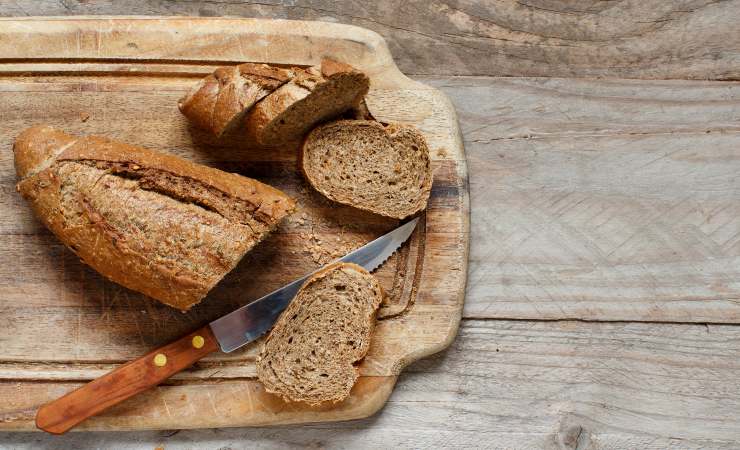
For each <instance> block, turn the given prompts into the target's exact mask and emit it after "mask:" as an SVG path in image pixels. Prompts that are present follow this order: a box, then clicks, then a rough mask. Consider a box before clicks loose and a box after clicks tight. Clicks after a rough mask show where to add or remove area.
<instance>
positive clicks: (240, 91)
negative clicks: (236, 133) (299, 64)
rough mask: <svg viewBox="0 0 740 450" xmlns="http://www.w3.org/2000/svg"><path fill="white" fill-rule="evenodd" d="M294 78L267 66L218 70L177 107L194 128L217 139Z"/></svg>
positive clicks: (277, 68) (244, 66) (245, 65)
mask: <svg viewBox="0 0 740 450" xmlns="http://www.w3.org/2000/svg"><path fill="white" fill-rule="evenodd" d="M294 75H295V73H294V72H293V71H292V70H290V69H283V68H280V67H275V66H269V65H267V64H253V63H244V64H240V65H238V66H229V67H219V68H218V69H216V70H215V71H214V72H213V73H212V74H210V75H208V76H206V77H205V78H203V79H202V80H200V81H199V82H198V84H196V85H195V86H194V87H193V88H192V89H191V90H190V91H189V92H188V93H187V94H186V95H185V96H184V97H183V98H182V99H180V101H179V103H178V106H179V108H180V111H181V112H182V113H183V114H184V115H185V116H186V117H187V118H188V119H189V120H190V121H191V122H192V123H193V124H194V125H195V126H197V127H198V128H202V129H204V130H206V131H209V132H210V133H211V134H213V135H215V136H221V135H222V134H224V133H225V132H226V131H227V130H229V129H230V128H232V127H235V126H237V125H238V124H240V123H241V122H242V121H243V118H244V115H245V113H246V112H247V111H249V109H250V108H252V106H254V104H255V103H257V102H258V101H260V100H262V98H264V97H265V96H266V95H268V94H269V93H270V92H272V91H274V90H275V89H277V88H278V87H280V86H281V85H283V84H284V83H285V82H287V81H288V80H290V79H291V78H292V77H293V76H294Z"/></svg>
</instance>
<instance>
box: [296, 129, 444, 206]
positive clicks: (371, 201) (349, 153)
mask: <svg viewBox="0 0 740 450" xmlns="http://www.w3.org/2000/svg"><path fill="white" fill-rule="evenodd" d="M301 168H302V169H303V173H304V174H305V176H306V178H307V179H308V182H309V183H310V184H311V186H313V187H314V188H315V189H316V190H317V191H319V192H320V193H322V194H323V195H325V196H326V197H328V198H329V199H331V200H334V201H335V202H339V203H342V204H345V205H350V206H354V207H355V208H359V209H364V210H366V211H370V212H373V213H376V214H380V215H383V216H387V217H393V218H396V219H403V218H406V217H408V216H411V215H413V214H416V213H417V212H419V211H422V210H423V209H424V208H426V205H427V200H428V199H429V194H430V192H431V188H432V171H431V166H430V160H429V148H428V147H427V144H426V140H425V139H424V136H423V135H422V134H421V132H419V130H417V129H416V128H414V127H412V126H409V125H399V124H391V125H383V124H381V123H379V122H375V121H370V120H339V121H335V122H330V123H327V124H325V125H321V126H319V127H317V128H316V129H314V130H313V131H311V133H309V135H308V136H307V137H306V139H305V140H304V142H303V146H302V156H301Z"/></svg>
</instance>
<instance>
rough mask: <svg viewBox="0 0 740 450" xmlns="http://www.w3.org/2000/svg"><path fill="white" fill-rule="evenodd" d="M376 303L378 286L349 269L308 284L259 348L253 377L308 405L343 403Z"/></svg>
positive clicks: (331, 270)
mask: <svg viewBox="0 0 740 450" xmlns="http://www.w3.org/2000/svg"><path fill="white" fill-rule="evenodd" d="M382 300H383V293H382V289H381V287H380V284H379V283H378V281H377V280H376V279H375V277H374V276H372V275H370V274H369V273H368V272H367V271H366V270H365V269H363V268H362V267H360V266H358V265H355V264H345V263H339V264H334V265H332V266H329V267H327V268H326V269H324V270H322V271H320V272H318V273H316V274H315V275H313V276H312V277H311V278H309V279H308V280H307V281H306V282H305V283H304V284H303V286H301V289H300V290H299V291H298V294H297V295H296V297H295V298H294V299H293V301H292V302H291V304H290V305H289V306H288V307H287V308H286V309H285V311H283V313H282V314H281V315H280V318H279V319H278V320H277V322H276V323H275V326H274V328H273V329H272V331H270V334H269V335H268V336H267V339H265V341H264V343H263V345H262V349H261V352H260V355H259V358H258V359H257V376H258V377H259V379H260V381H261V382H262V383H263V384H264V385H265V388H266V389H267V391H268V392H272V393H274V394H278V395H280V396H281V397H283V398H284V399H286V400H289V401H302V402H306V403H309V404H314V405H315V404H319V403H322V402H338V401H341V400H344V399H345V398H347V397H348V396H349V393H350V390H351V389H352V386H353V385H354V384H355V382H356V381H357V377H358V371H357V368H356V365H357V364H358V363H359V361H360V360H361V359H362V358H363V357H364V356H365V355H366V354H367V351H368V349H369V348H370V338H371V334H372V332H373V329H374V327H375V316H376V312H377V310H378V307H379V306H380V302H381V301H382Z"/></svg>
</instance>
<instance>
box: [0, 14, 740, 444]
mask: <svg viewBox="0 0 740 450" xmlns="http://www.w3.org/2000/svg"><path fill="white" fill-rule="evenodd" d="M142 3H143V2H136V1H133V0H116V1H112V0H111V1H99V2H98V1H90V0H86V1H82V0H80V1H75V0H41V1H36V0H0V15H2V16H26V15H95V14H106V15H111V14H116V15H117V14H120V15H193V16H222V15H226V16H242V17H271V18H289V19H308V20H324V21H332V22H342V23H351V24H355V25H359V26H363V27H366V28H370V29H373V30H375V31H377V32H379V33H380V34H381V35H383V36H384V37H385V38H386V39H387V40H388V43H389V46H390V48H391V51H392V52H393V54H394V57H395V59H396V61H397V63H398V66H399V67H400V68H401V70H402V71H404V72H405V73H407V74H409V75H411V76H412V77H413V78H415V79H417V80H419V81H422V82H425V83H428V84H431V85H433V86H436V87H438V88H440V89H442V90H443V91H444V92H445V93H446V94H447V95H449V96H450V98H451V99H452V101H453V102H454V104H455V106H456V108H457V111H458V114H459V119H460V125H461V127H462V131H463V135H464V141H465V148H466V152H467V158H468V169H469V173H470V196H471V233H472V236H471V246H470V268H469V273H468V290H467V298H466V306H465V312H464V320H463V323H462V326H461V328H460V333H459V335H458V338H457V339H456V341H455V342H454V343H453V345H452V347H451V348H450V349H448V350H447V351H445V352H443V353H441V354H439V355H436V356H434V357H431V358H428V359H426V360H422V361H420V362H417V363H415V364H414V365H412V366H411V367H409V368H408V369H407V370H406V371H405V372H404V373H403V375H402V376H401V378H400V380H399V382H398V385H397V386H396V389H395V392H394V393H393V395H392V396H391V398H390V400H389V402H388V404H387V406H386V407H385V408H384V409H383V410H382V411H381V412H380V413H379V414H377V415H376V416H374V417H371V418H368V419H365V420H360V421H354V422H345V423H334V424H319V425H309V426H301V427H274V428H255V429H246V428H244V429H217V430H195V431H180V432H177V431H174V430H173V431H170V432H137V433H76V434H71V435H67V436H64V437H61V438H59V437H51V436H47V435H43V434H39V433H35V434H33V433H21V434H0V448H13V449H21V448H55V449H81V448H120V449H134V448H151V449H153V448H156V447H163V448H165V449H191V448H194V449H227V448H233V449H237V448H272V447H281V448H285V447H300V446H313V447H320V448H324V447H326V448H347V447H355V448H365V447H375V448H381V447H382V448H394V447H395V448H443V447H461V448H480V447H484V448H506V449H515V448H522V449H525V448H527V449H529V448H532V449H537V448H547V449H559V448H562V449H581V450H584V449H622V448H625V449H627V448H647V449H666V448H669V449H684V448H717V449H734V448H738V447H740V325H738V324H740V83H739V82H738V80H740V27H738V23H740V1H738V0H727V1H722V0H719V1H718V0H678V1H659V0H652V1H644V2H640V1H630V0H611V1H597V0H580V1H574V2H566V1H562V0H521V1H512V0H500V1H492V0H488V1H473V0H449V1H438V0H411V1H391V0H379V1H376V2H369V1H348V2H333V1H327V0H313V1H310V0H308V1H303V0H294V1H282V0H274V1H273V0H263V1H260V2H246V1H245V2H242V1H236V0H210V1H166V0H156V1H149V2H146V5H144V6H142Z"/></svg>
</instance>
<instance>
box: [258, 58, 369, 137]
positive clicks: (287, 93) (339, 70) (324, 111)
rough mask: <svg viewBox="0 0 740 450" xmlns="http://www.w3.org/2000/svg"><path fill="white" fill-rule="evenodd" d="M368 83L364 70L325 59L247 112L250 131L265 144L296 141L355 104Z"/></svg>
mask: <svg viewBox="0 0 740 450" xmlns="http://www.w3.org/2000/svg"><path fill="white" fill-rule="evenodd" d="M369 86H370V80H369V79H368V77H367V76H366V75H365V74H363V73H362V72H359V71H357V70H355V69H354V68H352V67H351V66H349V65H347V64H343V63H339V62H336V61H333V60H330V59H324V60H323V61H322V62H321V65H320V66H315V67H309V68H307V69H304V70H301V71H299V72H298V73H297V74H296V76H295V77H293V79H291V80H290V81H289V82H288V83H285V84H284V85H282V86H281V87H279V88H278V89H277V90H275V92H273V93H272V94H270V95H268V96H267V97H265V98H264V99H263V100H262V101H261V102H259V103H257V104H256V105H255V106H254V108H252V110H251V111H250V112H249V113H248V114H247V118H246V126H247V132H248V134H249V135H250V136H251V137H252V138H253V139H255V140H256V141H257V142H258V143H259V144H261V145H264V146H277V145H281V144H284V143H286V142H291V141H297V140H299V139H300V138H302V137H303V135H304V134H305V133H307V132H308V130H310V129H311V128H313V126H314V125H316V124H317V123H320V122H323V121H325V120H328V119H331V118H334V117H336V116H338V115H339V114H341V113H343V112H345V111H347V110H349V109H351V108H353V107H356V106H357V105H358V104H359V103H360V102H361V101H362V99H363V97H364V96H365V94H367V91H368V88H369Z"/></svg>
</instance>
